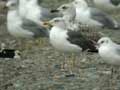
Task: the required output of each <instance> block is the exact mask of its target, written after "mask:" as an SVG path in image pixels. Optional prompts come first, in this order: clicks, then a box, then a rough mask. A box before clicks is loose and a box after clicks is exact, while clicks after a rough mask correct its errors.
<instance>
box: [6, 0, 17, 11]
mask: <svg viewBox="0 0 120 90" xmlns="http://www.w3.org/2000/svg"><path fill="white" fill-rule="evenodd" d="M18 4H19V1H18V0H8V2H7V3H6V7H7V8H8V9H9V10H15V9H16V8H17V7H18Z"/></svg>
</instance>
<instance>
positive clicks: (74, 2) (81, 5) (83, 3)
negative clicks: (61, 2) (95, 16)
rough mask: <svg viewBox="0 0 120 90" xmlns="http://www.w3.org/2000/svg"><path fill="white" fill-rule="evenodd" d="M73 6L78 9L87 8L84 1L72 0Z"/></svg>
mask: <svg viewBox="0 0 120 90" xmlns="http://www.w3.org/2000/svg"><path fill="white" fill-rule="evenodd" d="M72 3H73V5H74V6H75V7H78V8H87V7H88V5H87V2H86V1H85V0H74V1H73V2H72Z"/></svg>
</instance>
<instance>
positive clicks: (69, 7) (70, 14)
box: [51, 3, 80, 30]
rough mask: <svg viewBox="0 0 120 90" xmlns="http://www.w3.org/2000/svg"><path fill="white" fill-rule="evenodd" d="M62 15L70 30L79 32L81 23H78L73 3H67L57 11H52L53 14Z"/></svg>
mask: <svg viewBox="0 0 120 90" xmlns="http://www.w3.org/2000/svg"><path fill="white" fill-rule="evenodd" d="M56 12H58V13H61V14H62V18H63V19H64V21H65V23H66V25H67V27H68V29H72V30H78V29H79V25H80V23H77V22H76V20H75V18H76V8H75V7H74V5H73V4H72V3H67V4H63V5H61V6H59V7H58V8H57V9H54V10H51V13H56Z"/></svg>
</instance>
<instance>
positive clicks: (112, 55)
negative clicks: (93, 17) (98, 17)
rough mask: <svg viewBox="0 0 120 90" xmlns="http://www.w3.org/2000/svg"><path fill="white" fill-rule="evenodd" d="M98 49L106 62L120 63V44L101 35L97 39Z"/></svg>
mask: <svg viewBox="0 0 120 90" xmlns="http://www.w3.org/2000/svg"><path fill="white" fill-rule="evenodd" d="M98 51H99V55H100V56H101V57H102V58H103V59H104V61H105V62H106V63H108V64H112V65H120V45H118V44H116V43H114V42H113V41H112V40H111V39H110V38H108V37H103V38H101V39H100V40H98Z"/></svg>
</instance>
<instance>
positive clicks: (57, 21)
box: [43, 17, 66, 28]
mask: <svg viewBox="0 0 120 90" xmlns="http://www.w3.org/2000/svg"><path fill="white" fill-rule="evenodd" d="M43 25H44V27H46V28H50V27H54V26H57V27H60V28H64V27H66V26H65V21H64V19H63V18H61V17H57V18H54V19H52V20H50V21H48V22H44V23H43Z"/></svg>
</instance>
